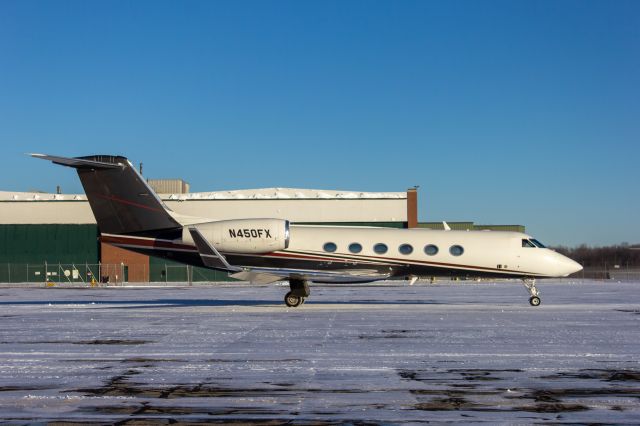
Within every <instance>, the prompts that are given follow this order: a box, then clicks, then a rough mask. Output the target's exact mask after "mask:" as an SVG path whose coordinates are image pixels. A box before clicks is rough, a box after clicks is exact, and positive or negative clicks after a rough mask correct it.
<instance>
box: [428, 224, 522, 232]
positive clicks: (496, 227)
mask: <svg viewBox="0 0 640 426" xmlns="http://www.w3.org/2000/svg"><path fill="white" fill-rule="evenodd" d="M447 225H449V227H450V228H451V229H453V230H456V231H466V230H469V231H483V230H485V229H488V230H491V231H511V232H522V233H524V232H525V227H524V226H523V225H476V224H474V223H473V222H447ZM418 228H429V229H444V225H443V224H442V222H420V223H419V224H418Z"/></svg>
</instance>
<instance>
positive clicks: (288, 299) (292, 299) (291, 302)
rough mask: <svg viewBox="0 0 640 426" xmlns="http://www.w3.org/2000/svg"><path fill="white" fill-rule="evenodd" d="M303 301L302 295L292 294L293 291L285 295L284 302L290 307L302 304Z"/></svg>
mask: <svg viewBox="0 0 640 426" xmlns="http://www.w3.org/2000/svg"><path fill="white" fill-rule="evenodd" d="M302 302H304V300H303V298H302V297H300V296H294V295H293V294H291V292H289V293H287V294H285V296H284V304H285V305H287V306H288V307H290V308H297V307H298V306H300V305H302Z"/></svg>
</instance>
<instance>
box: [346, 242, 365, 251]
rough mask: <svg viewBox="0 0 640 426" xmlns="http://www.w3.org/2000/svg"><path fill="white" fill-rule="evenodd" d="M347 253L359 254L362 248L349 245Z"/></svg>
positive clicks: (352, 244) (357, 245)
mask: <svg viewBox="0 0 640 426" xmlns="http://www.w3.org/2000/svg"><path fill="white" fill-rule="evenodd" d="M349 251H350V252H351V253H360V252H361V251H362V246H361V245H360V244H358V243H351V244H349Z"/></svg>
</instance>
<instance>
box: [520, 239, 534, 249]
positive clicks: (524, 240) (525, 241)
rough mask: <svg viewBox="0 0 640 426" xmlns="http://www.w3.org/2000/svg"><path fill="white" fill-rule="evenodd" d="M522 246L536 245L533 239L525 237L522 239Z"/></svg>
mask: <svg viewBox="0 0 640 426" xmlns="http://www.w3.org/2000/svg"><path fill="white" fill-rule="evenodd" d="M522 247H533V248H535V247H536V246H535V244H533V243H532V242H531V241H529V240H527V239H523V240H522Z"/></svg>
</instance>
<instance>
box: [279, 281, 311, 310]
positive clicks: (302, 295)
mask: <svg viewBox="0 0 640 426" xmlns="http://www.w3.org/2000/svg"><path fill="white" fill-rule="evenodd" d="M289 287H290V288H291V291H290V292H288V293H287V294H286V295H285V296H284V304H285V305H287V306H288V307H290V308H297V307H298V306H300V305H302V304H303V303H304V301H305V300H306V298H307V297H309V294H311V291H310V290H309V282H308V281H304V280H289Z"/></svg>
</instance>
